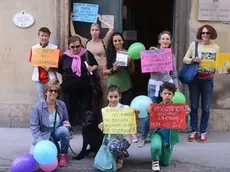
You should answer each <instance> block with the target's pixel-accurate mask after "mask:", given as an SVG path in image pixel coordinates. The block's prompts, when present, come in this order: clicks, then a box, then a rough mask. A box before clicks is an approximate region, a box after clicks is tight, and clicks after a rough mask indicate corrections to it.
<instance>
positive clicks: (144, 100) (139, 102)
mask: <svg viewBox="0 0 230 172" xmlns="http://www.w3.org/2000/svg"><path fill="white" fill-rule="evenodd" d="M152 103H153V101H152V100H151V99H150V98H149V97H147V96H137V97H135V98H134V99H133V100H132V102H131V104H130V107H132V108H135V109H138V110H139V111H140V114H139V118H145V117H147V115H148V114H147V112H146V108H147V107H148V106H149V105H150V104H152Z"/></svg>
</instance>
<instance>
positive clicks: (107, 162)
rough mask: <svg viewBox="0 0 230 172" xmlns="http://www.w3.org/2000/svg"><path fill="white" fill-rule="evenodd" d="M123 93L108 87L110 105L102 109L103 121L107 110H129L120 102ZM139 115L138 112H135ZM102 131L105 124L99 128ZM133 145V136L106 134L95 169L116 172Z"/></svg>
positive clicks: (112, 86)
mask: <svg viewBox="0 0 230 172" xmlns="http://www.w3.org/2000/svg"><path fill="white" fill-rule="evenodd" d="M120 98H121V92H120V88H119V87H118V86H115V85H111V86H109V87H108V94H107V99H108V101H109V105H108V106H107V107H105V108H103V109H102V116H103V119H104V118H105V117H104V115H105V111H106V109H107V108H129V106H128V105H123V104H121V103H119V102H120ZM135 113H136V114H138V113H139V112H138V110H135ZM98 127H99V128H100V129H101V130H102V131H103V130H104V129H105V127H104V122H102V123H100V124H99V126H98ZM131 143H132V134H106V135H105V137H104V139H103V143H102V146H101V148H100V150H99V151H98V153H97V155H96V157H95V161H94V167H95V168H97V169H99V170H101V171H110V172H112V171H116V170H117V169H120V168H121V167H122V166H123V161H124V158H125V156H127V155H128V152H127V151H126V150H127V149H128V148H129V147H130V145H131Z"/></svg>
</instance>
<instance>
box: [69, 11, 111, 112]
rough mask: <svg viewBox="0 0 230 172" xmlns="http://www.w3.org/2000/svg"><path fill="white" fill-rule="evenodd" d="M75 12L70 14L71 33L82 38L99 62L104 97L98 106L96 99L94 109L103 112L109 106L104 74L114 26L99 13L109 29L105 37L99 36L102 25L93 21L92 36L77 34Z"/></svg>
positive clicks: (99, 74) (98, 72)
mask: <svg viewBox="0 0 230 172" xmlns="http://www.w3.org/2000/svg"><path fill="white" fill-rule="evenodd" d="M73 15H74V14H73V13H72V14H71V15H70V33H71V35H72V36H73V35H77V36H79V37H80V38H81V40H82V45H83V46H84V47H85V48H86V49H87V50H89V51H90V52H92V53H93V55H94V57H95V59H96V61H97V63H98V69H97V70H96V71H95V74H96V76H97V78H98V79H99V82H100V86H101V88H102V90H103V98H102V99H100V100H99V107H97V105H95V103H96V102H97V101H98V100H96V102H95V101H94V106H95V107H94V110H95V111H97V113H99V114H101V109H102V108H104V107H106V106H107V97H106V95H107V86H106V84H107V77H106V76H104V75H103V67H104V66H105V63H106V55H105V54H106V49H107V47H108V44H109V41H110V38H111V35H112V34H113V30H114V28H113V26H111V25H110V24H108V23H106V22H105V21H104V20H102V17H101V15H98V20H99V21H100V22H101V23H103V24H104V25H106V26H107V27H108V28H109V30H108V32H107V33H106V35H105V37H104V38H103V39H100V38H99V35H100V26H99V24H97V23H93V24H92V25H91V27H90V34H91V38H90V39H87V38H84V37H82V36H80V35H78V34H76V32H75V29H74V25H73V21H72V17H73ZM94 99H98V98H94Z"/></svg>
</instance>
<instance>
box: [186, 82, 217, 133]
mask: <svg viewBox="0 0 230 172" xmlns="http://www.w3.org/2000/svg"><path fill="white" fill-rule="evenodd" d="M212 92H213V78H209V79H195V80H194V81H193V82H192V83H191V84H189V95H190V101H191V113H190V117H191V118H190V125H191V129H192V132H197V131H198V108H199V100H200V96H201V109H202V115H201V123H200V133H206V132H207V130H208V121H209V115H210V105H211V98H212Z"/></svg>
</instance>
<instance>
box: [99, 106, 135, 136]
mask: <svg viewBox="0 0 230 172" xmlns="http://www.w3.org/2000/svg"><path fill="white" fill-rule="evenodd" d="M103 121H104V130H103V132H104V133H105V134H135V133H137V125H136V115H135V113H134V109H133V108H106V109H104V111H103Z"/></svg>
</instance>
